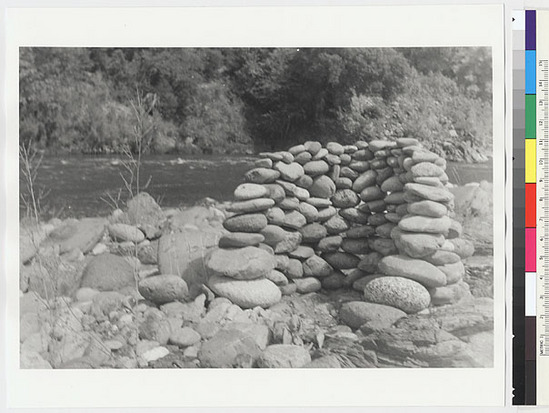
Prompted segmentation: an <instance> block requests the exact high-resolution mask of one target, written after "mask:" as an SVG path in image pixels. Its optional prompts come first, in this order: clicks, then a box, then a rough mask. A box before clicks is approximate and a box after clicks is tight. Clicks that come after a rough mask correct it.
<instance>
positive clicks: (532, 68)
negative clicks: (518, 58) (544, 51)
mask: <svg viewBox="0 0 549 413" xmlns="http://www.w3.org/2000/svg"><path fill="white" fill-rule="evenodd" d="M524 63H525V72H526V82H525V85H524V90H525V93H526V94H527V95H534V94H536V51H535V50H526V53H525V56H524Z"/></svg>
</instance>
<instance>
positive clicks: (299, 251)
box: [288, 245, 315, 260]
mask: <svg viewBox="0 0 549 413" xmlns="http://www.w3.org/2000/svg"><path fill="white" fill-rule="evenodd" d="M288 255H289V256H290V257H291V258H296V259H298V260H306V259H307V258H310V257H312V256H313V255H315V250H313V249H312V248H311V247H307V246H305V245H300V246H299V247H297V248H296V249H295V250H293V251H291V252H290V253H289V254H288Z"/></svg>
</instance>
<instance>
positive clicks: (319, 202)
mask: <svg viewBox="0 0 549 413" xmlns="http://www.w3.org/2000/svg"><path fill="white" fill-rule="evenodd" d="M305 202H307V203H309V204H311V205H312V206H314V207H316V208H328V207H330V206H331V205H332V201H330V200H329V199H324V198H317V197H311V198H309V199H307V200H306V201H305ZM319 213H320V210H319Z"/></svg>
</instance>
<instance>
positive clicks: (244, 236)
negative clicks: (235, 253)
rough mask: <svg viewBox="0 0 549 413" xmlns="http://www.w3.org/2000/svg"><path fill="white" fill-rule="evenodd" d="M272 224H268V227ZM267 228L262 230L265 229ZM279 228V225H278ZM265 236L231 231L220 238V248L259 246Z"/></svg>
mask: <svg viewBox="0 0 549 413" xmlns="http://www.w3.org/2000/svg"><path fill="white" fill-rule="evenodd" d="M270 226H272V225H267V226H266V227H265V228H268V227H270ZM265 228H264V229H263V230H262V233H263V231H265ZM277 228H278V227H277ZM264 241H265V237H264V236H263V235H262V234H253V233H248V232H229V233H228V234H223V235H222V236H221V238H220V239H219V247H220V248H242V247H250V246H257V245H258V244H259V243H261V242H264Z"/></svg>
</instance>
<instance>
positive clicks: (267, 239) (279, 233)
mask: <svg viewBox="0 0 549 413" xmlns="http://www.w3.org/2000/svg"><path fill="white" fill-rule="evenodd" d="M260 235H261V236H262V237H263V238H264V240H263V241H261V242H264V243H265V244H267V245H270V246H271V247H273V248H274V247H275V246H276V244H278V243H279V242H280V241H282V240H284V238H286V231H285V230H284V229H282V228H280V227H279V226H278V225H270V224H269V225H267V226H266V227H265V228H263V229H262V230H261V234H260Z"/></svg>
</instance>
